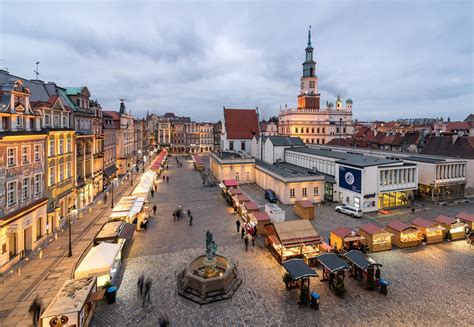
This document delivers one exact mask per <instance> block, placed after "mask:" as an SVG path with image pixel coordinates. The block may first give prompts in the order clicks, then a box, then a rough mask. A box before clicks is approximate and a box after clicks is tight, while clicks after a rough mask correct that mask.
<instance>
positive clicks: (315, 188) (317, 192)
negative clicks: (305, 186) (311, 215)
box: [313, 186, 319, 195]
mask: <svg viewBox="0 0 474 327" xmlns="http://www.w3.org/2000/svg"><path fill="white" fill-rule="evenodd" d="M313 193H314V195H319V188H318V187H317V186H315V187H314V188H313Z"/></svg>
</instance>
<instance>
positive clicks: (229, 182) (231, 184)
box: [222, 179, 239, 188]
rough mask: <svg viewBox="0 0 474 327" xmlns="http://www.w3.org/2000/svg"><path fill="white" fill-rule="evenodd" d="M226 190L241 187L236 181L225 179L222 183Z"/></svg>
mask: <svg viewBox="0 0 474 327" xmlns="http://www.w3.org/2000/svg"><path fill="white" fill-rule="evenodd" d="M222 183H223V184H224V186H225V187H226V188H237V187H238V186H239V182H237V181H236V180H235V179H225V180H223V181H222Z"/></svg>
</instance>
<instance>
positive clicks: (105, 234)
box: [94, 220, 135, 245]
mask: <svg viewBox="0 0 474 327" xmlns="http://www.w3.org/2000/svg"><path fill="white" fill-rule="evenodd" d="M134 232H135V225H133V224H128V223H126V222H125V221H121V220H117V221H109V222H107V223H105V224H104V226H102V228H101V229H100V231H99V233H97V235H96V236H95V238H94V245H97V244H99V243H101V242H108V243H118V244H123V243H125V241H127V240H131V239H132V238H133V234H134Z"/></svg>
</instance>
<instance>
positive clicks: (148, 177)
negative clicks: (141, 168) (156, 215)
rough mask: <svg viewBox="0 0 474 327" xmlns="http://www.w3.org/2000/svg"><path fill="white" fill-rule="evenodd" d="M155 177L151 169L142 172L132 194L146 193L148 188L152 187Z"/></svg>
mask: <svg viewBox="0 0 474 327" xmlns="http://www.w3.org/2000/svg"><path fill="white" fill-rule="evenodd" d="M155 177H156V173H155V172H153V171H151V170H149V171H147V172H146V173H144V174H143V175H142V177H141V178H140V183H138V185H137V187H136V188H135V189H134V190H133V192H132V195H143V194H145V195H146V194H148V192H149V191H150V189H151V188H152V187H153V183H154V182H155Z"/></svg>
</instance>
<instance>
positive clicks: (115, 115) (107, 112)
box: [102, 110, 120, 120]
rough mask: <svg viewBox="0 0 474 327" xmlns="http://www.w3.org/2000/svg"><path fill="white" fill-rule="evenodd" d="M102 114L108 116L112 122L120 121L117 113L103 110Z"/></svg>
mask: <svg viewBox="0 0 474 327" xmlns="http://www.w3.org/2000/svg"><path fill="white" fill-rule="evenodd" d="M102 114H107V115H108V116H110V117H112V119H114V120H120V113H119V112H118V111H112V110H103V111H102Z"/></svg>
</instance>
